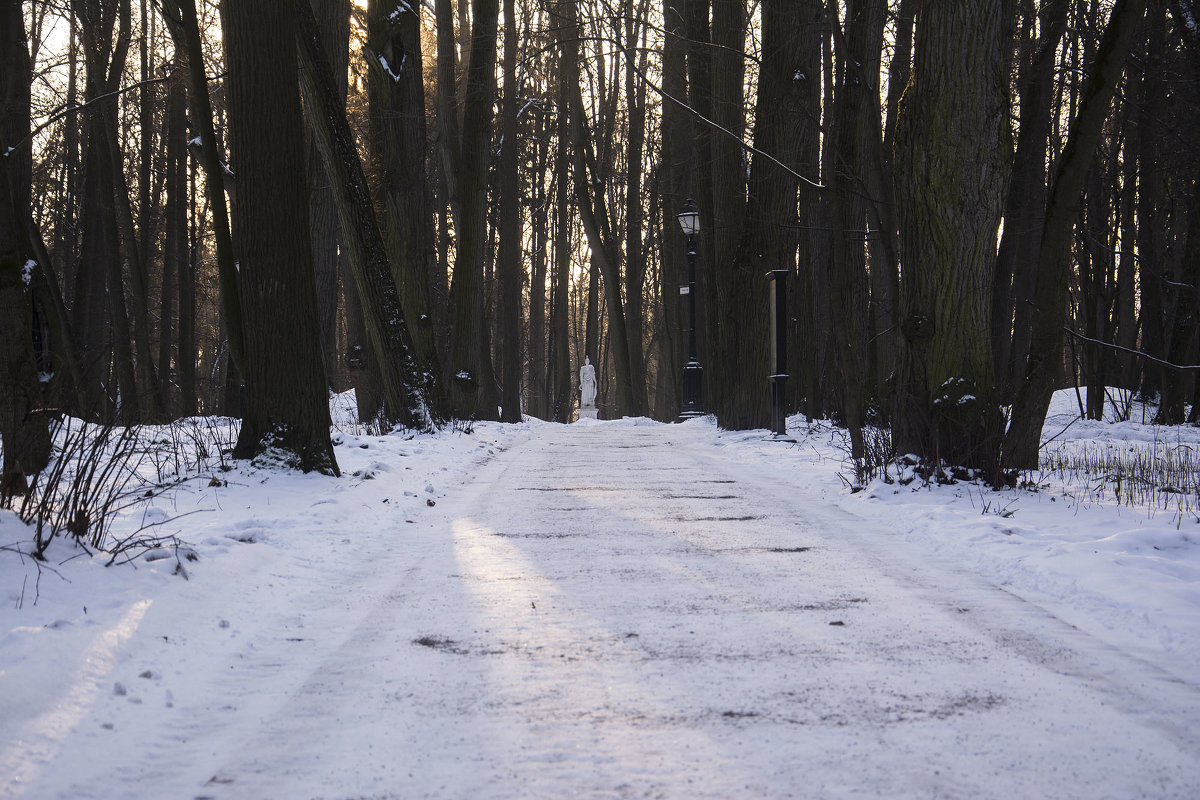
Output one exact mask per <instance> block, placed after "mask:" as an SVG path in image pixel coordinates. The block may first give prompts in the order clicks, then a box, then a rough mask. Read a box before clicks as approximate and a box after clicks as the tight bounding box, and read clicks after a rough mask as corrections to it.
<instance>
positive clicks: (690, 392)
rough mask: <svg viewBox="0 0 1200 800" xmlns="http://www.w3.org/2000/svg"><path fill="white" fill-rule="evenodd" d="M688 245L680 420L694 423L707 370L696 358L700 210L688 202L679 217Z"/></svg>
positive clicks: (682, 289) (683, 289) (700, 410)
mask: <svg viewBox="0 0 1200 800" xmlns="http://www.w3.org/2000/svg"><path fill="white" fill-rule="evenodd" d="M675 218H676V219H678V220H679V227H680V228H681V229H682V230H683V235H684V236H686V237H687V242H688V282H687V284H686V285H684V286H680V287H679V294H681V295H686V296H687V299H688V360H687V364H686V365H684V367H683V409H682V411H680V414H679V419H680V420H685V419H691V418H692V417H698V416H701V415H702V414H703V413H704V410H703V406H702V404H701V402H700V390H701V386H702V383H703V378H704V370H703V368H702V367H701V366H700V361H699V360H698V359H697V358H696V234H698V233H699V232H700V209H699V208H698V207H697V206H696V202H695V201H694V200H690V199H689V200H688V201H687V202H686V203H685V204H684V206H683V210H682V211H680V212H679V213H678V214H677V215H676V216H675Z"/></svg>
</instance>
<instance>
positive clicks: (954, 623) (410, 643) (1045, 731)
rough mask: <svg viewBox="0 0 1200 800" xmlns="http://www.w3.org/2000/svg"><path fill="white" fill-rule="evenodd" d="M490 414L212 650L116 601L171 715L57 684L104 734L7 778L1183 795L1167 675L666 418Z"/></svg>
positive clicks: (113, 792) (51, 786) (1183, 756)
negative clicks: (445, 465) (447, 464)
mask: <svg viewBox="0 0 1200 800" xmlns="http://www.w3.org/2000/svg"><path fill="white" fill-rule="evenodd" d="M510 442H511V445H512V446H511V447H510V448H509V449H507V450H500V449H499V448H495V449H493V450H491V451H489V452H488V453H487V454H486V455H484V456H483V457H482V458H481V460H480V461H479V462H478V463H477V464H476V467H475V470H474V474H473V477H472V479H471V480H470V481H469V482H468V483H466V484H465V485H462V486H460V487H459V488H457V489H454V490H451V491H449V493H448V494H447V496H445V497H443V498H441V499H440V500H439V501H438V506H437V508H436V510H435V513H431V514H430V516H429V517H427V518H424V519H421V520H418V521H416V522H414V523H413V524H407V523H406V522H405V520H404V519H402V517H403V516H404V515H399V516H389V515H388V514H387V513H386V512H380V515H379V516H378V524H379V526H380V530H379V531H374V532H367V531H364V532H362V534H361V536H362V541H359V542H352V540H351V539H350V538H347V539H342V538H341V537H340V536H339V537H338V538H337V539H336V540H334V539H331V542H332V543H333V544H334V545H337V546H331V548H330V555H329V558H328V560H327V561H322V562H321V563H312V564H300V565H297V567H296V571H294V572H293V571H289V573H288V574H282V573H279V572H277V571H274V572H271V573H270V574H264V575H263V576H262V580H261V582H256V583H255V584H254V585H250V586H246V587H245V589H246V594H245V595H244V596H243V597H240V598H232V597H231V598H230V606H231V608H230V611H229V615H230V619H232V620H234V622H232V623H227V624H226V625H227V627H225V628H218V632H223V633H225V634H229V633H230V631H229V629H228V628H229V627H232V629H233V630H234V631H235V632H238V633H240V636H239V637H235V638H234V639H232V640H231V641H228V642H226V643H225V644H222V645H220V646H221V647H224V648H226V650H227V652H226V653H225V656H224V658H223V660H216V659H214V661H213V662H212V663H221V664H222V666H221V667H220V668H212V669H209V670H207V671H202V672H199V673H195V674H191V673H188V672H186V671H184V670H185V667H186V665H187V664H188V663H194V662H188V661H186V660H184V659H182V657H180V656H176V657H177V658H179V659H180V660H179V661H178V662H177V663H176V662H172V660H171V659H172V655H171V653H170V652H169V651H167V652H158V651H162V650H163V649H164V645H163V643H162V642H160V641H159V640H160V639H162V640H168V639H170V638H172V637H176V633H175V631H177V630H182V631H184V633H183V637H184V638H185V639H186V638H187V636H188V635H189V634H188V633H187V631H192V630H195V631H196V632H195V633H194V634H192V635H193V636H194V637H195V638H196V640H197V642H200V641H204V642H210V641H211V642H213V643H214V644H212V645H211V646H213V647H216V646H217V644H215V643H216V642H218V641H219V640H218V639H216V638H215V637H214V634H212V633H209V634H204V636H205V637H206V638H204V639H201V633H200V632H199V630H198V629H199V627H200V622H199V621H198V620H195V619H189V618H188V616H187V615H188V612H187V609H186V607H184V606H183V604H179V605H177V606H175V607H173V608H172V609H171V610H170V613H169V614H168V613H166V612H162V611H157V612H156V610H155V609H153V608H152V609H150V610H149V611H145V610H144V609H143V612H144V613H145V619H143V620H141V621H140V623H138V624H137V625H135V627H138V630H137V633H136V634H130V635H129V637H127V638H126V640H122V641H121V642H114V643H113V645H112V647H113V651H114V652H113V653H112V654H110V655H108V656H105V657H106V658H109V659H110V660H114V661H116V662H117V663H126V664H129V665H130V667H131V668H133V665H137V664H141V663H146V662H147V660H149V659H157V660H156V661H154V663H155V664H157V665H159V666H158V669H159V670H160V671H161V674H159V672H155V673H154V674H152V675H151V676H150V677H149V678H148V680H153V681H155V682H156V683H157V682H161V683H164V684H166V683H169V684H170V685H172V686H173V687H174V688H173V690H172V691H171V692H169V693H168V697H169V698H170V700H171V705H172V710H171V713H172V715H173V716H167V717H162V716H158V715H155V716H149V715H148V716H146V717H145V718H144V719H140V718H139V717H138V716H137V715H138V713H139V708H140V706H139V705H137V704H129V703H128V702H124V701H125V699H126V698H125V697H123V696H122V697H118V698H109V700H111V701H112V702H111V703H110V705H112V706H113V707H112V708H110V709H108V710H107V711H105V710H97V709H93V710H92V711H90V712H81V713H90V714H91V715H93V716H94V717H95V721H98V720H101V719H106V717H104V716H103V715H104V714H105V713H107V714H109V717H107V719H113V720H116V721H115V724H113V725H109V728H115V729H116V730H123V731H125V733H124V735H123V737H122V738H120V739H119V740H117V739H116V738H114V739H113V743H112V744H111V745H109V746H107V747H105V746H103V745H102V744H101V742H102V740H103V737H104V736H106V735H111V733H112V732H111V731H110V730H108V729H105V730H99V729H98V726H89V725H80V726H79V731H78V732H76V733H74V734H72V735H71V736H72V737H73V738H71V737H68V738H67V739H66V740H65V741H63V742H62V744H61V747H60V749H59V750H58V752H57V754H56V755H54V756H53V757H52V758H51V757H49V756H47V758H48V759H49V760H48V762H47V763H48V765H49V768H47V769H45V770H43V771H41V772H40V773H36V774H33V773H31V775H30V777H29V780H28V782H27V783H28V786H29V789H28V791H27V792H22V791H20V790H19V791H18V793H17V795H16V796H27V797H31V798H43V797H61V798H67V797H70V798H83V797H103V798H108V797H147V798H149V797H156V798H157V797H163V798H175V797H178V798H199V797H206V798H217V799H224V798H280V799H281V800H282V799H283V798H287V799H288V800H292V799H294V798H328V799H331V800H332V799H334V798H337V799H338V800H350V798H397V799H403V800H408V799H409V798H563V797H583V798H635V797H636V798H644V797H654V798H680V799H681V800H683V799H684V798H686V799H688V800H690V799H691V798H722V799H732V798H787V797H795V798H838V797H850V796H853V797H880V798H905V797H911V798H932V797H946V798H967V797H970V798H989V797H994V798H1006V799H1007V798H1014V797H1020V798H1136V797H1146V798H1195V797H1200V689H1198V688H1197V685H1196V683H1195V682H1194V681H1193V682H1190V683H1189V682H1186V681H1185V680H1181V679H1180V678H1178V677H1175V676H1172V675H1171V674H1169V673H1168V672H1166V671H1163V670H1160V669H1159V668H1157V667H1155V666H1154V665H1152V664H1149V663H1146V662H1144V661H1140V660H1138V659H1136V658H1133V657H1131V656H1129V655H1126V654H1124V653H1122V652H1120V651H1118V650H1115V649H1113V648H1111V647H1109V646H1107V645H1105V644H1103V643H1102V642H1100V641H1098V640H1096V639H1094V638H1092V637H1090V636H1088V635H1086V634H1084V633H1082V632H1080V631H1079V630H1077V629H1075V628H1073V627H1071V626H1069V625H1067V624H1066V623H1064V622H1062V621H1060V620H1059V619H1057V618H1055V617H1054V616H1052V615H1051V614H1049V613H1047V612H1046V611H1044V610H1042V609H1040V608H1038V607H1037V606H1035V605H1032V604H1030V603H1027V602H1025V601H1022V600H1021V599H1019V598H1017V597H1015V596H1014V595H1012V594H1010V593H1008V592H1006V591H1004V590H1002V589H1000V588H997V587H995V586H993V585H990V584H988V583H987V582H985V581H984V580H982V579H980V578H978V577H976V576H973V575H971V574H968V573H966V572H964V571H962V570H961V569H959V568H957V567H955V566H953V565H951V564H948V563H936V562H932V561H928V560H921V559H918V558H915V557H914V556H912V555H911V554H910V552H909V551H908V549H907V548H906V546H905V545H904V544H903V542H902V541H901V539H900V538H899V537H895V536H892V535H891V534H890V533H889V531H887V530H884V529H880V528H879V527H877V526H875V525H874V524H873V523H866V522H864V521H863V520H861V519H859V518H856V517H854V516H852V515H851V514H849V513H848V512H846V511H843V510H840V509H839V508H837V507H836V506H834V505H832V504H829V503H827V502H823V498H822V497H821V496H820V494H819V492H816V491H813V490H805V489H801V488H797V483H798V481H797V480H796V479H795V476H790V475H788V474H786V473H782V474H776V473H770V472H767V471H765V470H764V469H763V468H762V467H761V465H758V464H754V463H751V464H742V465H739V464H737V463H736V460H735V459H730V458H724V457H722V455H721V453H720V452H719V451H718V450H716V449H714V448H713V447H712V446H711V438H710V437H707V436H706V437H705V438H704V441H703V445H704V446H702V442H701V440H700V438H699V437H698V436H697V431H696V429H695V428H692V427H690V426H687V425H684V426H660V425H644V426H643V425H633V424H625V425H622V426H619V427H618V426H608V425H603V424H599V425H574V426H569V427H568V426H554V425H544V426H535V427H531V428H530V429H529V430H528V431H525V432H522V433H520V434H517V435H514V436H513V437H512V439H511V440H510ZM781 446H782V445H781ZM386 479H387V477H386V476H381V477H380V478H379V480H386ZM385 508H386V507H385ZM381 537H382V538H381ZM364 547H366V548H370V549H371V550H370V553H369V555H370V558H362V557H361V555H362V554H363V549H364ZM273 592H275V593H278V592H282V593H285V595H286V597H287V602H286V604H284V603H278V602H276V603H265V602H258V600H260V599H261V598H266V597H267V596H268V595H270V594H271V593H273ZM281 606H282V607H283V608H282V609H281V608H280V607H281ZM256 609H258V610H260V611H261V613H259V614H257V615H256ZM156 613H157V616H156ZM210 627H211V626H210ZM130 637H132V638H130ZM176 638H177V637H176ZM204 646H210V645H207V644H206V645H204ZM154 648H158V651H155V649H154ZM152 654H153V655H152ZM105 674H108V673H105ZM131 688H136V687H131ZM103 689H104V691H105V693H107V689H108V684H107V683H105V684H104V685H103ZM113 704H116V705H113ZM117 705H119V709H118V708H117ZM149 723H152V724H149Z"/></svg>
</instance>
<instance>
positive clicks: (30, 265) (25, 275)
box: [21, 259, 37, 288]
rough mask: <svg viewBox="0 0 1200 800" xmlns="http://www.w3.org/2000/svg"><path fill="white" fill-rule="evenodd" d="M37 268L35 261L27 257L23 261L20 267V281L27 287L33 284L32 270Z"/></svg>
mask: <svg viewBox="0 0 1200 800" xmlns="http://www.w3.org/2000/svg"><path fill="white" fill-rule="evenodd" d="M35 269H37V262H36V261H34V260H33V259H29V260H27V261H26V262H25V266H24V267H23V268H22V269H21V281H22V283H24V284H25V287H26V288H28V287H29V286H31V285H32V284H33V271H34V270H35Z"/></svg>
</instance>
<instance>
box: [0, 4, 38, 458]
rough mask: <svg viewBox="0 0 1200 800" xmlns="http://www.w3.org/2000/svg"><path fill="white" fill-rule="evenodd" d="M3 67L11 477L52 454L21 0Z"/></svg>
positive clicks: (0, 413) (2, 206) (0, 12)
mask: <svg viewBox="0 0 1200 800" xmlns="http://www.w3.org/2000/svg"><path fill="white" fill-rule="evenodd" d="M0 67H3V71H2V72H0V75H2V76H3V77H0V154H3V155H2V156H0V441H2V442H3V445H4V463H3V465H2V467H3V471H2V474H3V475H4V476H5V479H6V480H7V479H8V476H9V475H10V474H12V473H13V472H20V473H23V474H32V473H35V472H38V471H40V470H41V469H42V468H43V467H45V466H46V464H47V463H48V462H49V459H50V432H49V427H48V425H47V417H46V412H45V407H44V398H43V396H42V383H41V382H40V381H39V379H38V368H37V354H36V352H35V350H34V343H33V318H32V308H33V303H32V301H33V288H32V278H33V273H34V271H35V270H41V269H45V265H39V264H37V262H35V261H34V260H33V258H32V255H33V254H32V253H31V252H30V242H29V237H28V236H27V235H26V220H28V218H29V203H30V197H31V186H30V182H31V180H32V174H33V173H32V154H31V150H30V148H29V144H28V142H27V141H26V140H27V137H28V135H29V121H30V81H31V70H30V59H29V50H28V45H27V44H26V39H25V25H24V21H23V19H22V16H21V3H20V2H17V0H8V1H7V2H5V3H4V4H3V5H2V6H0ZM19 143H23V144H19ZM14 147H15V149H10V148H14Z"/></svg>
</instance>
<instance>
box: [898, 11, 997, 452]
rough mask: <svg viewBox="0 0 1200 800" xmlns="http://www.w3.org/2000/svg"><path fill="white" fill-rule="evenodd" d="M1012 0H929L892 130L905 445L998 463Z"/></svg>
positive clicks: (900, 397) (901, 424) (900, 388)
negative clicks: (1000, 250) (1000, 256)
mask: <svg viewBox="0 0 1200 800" xmlns="http://www.w3.org/2000/svg"><path fill="white" fill-rule="evenodd" d="M1009 13H1012V8H1011V7H1010V6H1009V5H1008V3H1007V2H1006V1H1005V0H989V1H988V2H983V3H975V4H971V5H969V6H968V5H957V4H943V3H933V2H927V3H925V4H924V5H923V6H922V9H921V13H920V16H919V17H918V19H917V37H916V60H915V63H914V69H913V76H912V80H911V82H910V84H909V87H908V90H907V91H906V92H905V95H904V99H903V101H902V106H901V109H900V112H899V118H898V124H897V130H896V185H897V200H898V203H899V207H900V231H901V253H902V263H903V271H904V281H903V283H902V284H901V291H900V299H901V318H900V332H901V351H902V354H901V363H900V369H899V375H898V381H897V395H896V404H895V407H894V414H895V424H894V429H893V430H894V435H895V442H896V446H897V448H898V451H899V452H901V453H915V454H917V455H918V456H920V457H921V458H922V459H925V460H926V461H927V462H929V463H931V464H937V463H948V464H951V465H963V466H967V467H975V468H980V469H983V470H986V471H987V472H988V473H989V474H992V473H994V472H995V470H997V469H998V467H999V462H1000V458H999V457H1000V443H1001V437H1002V435H1003V418H1002V417H1001V414H1000V406H999V400H998V397H997V395H996V386H995V378H994V375H995V373H994V369H993V363H992V351H991V339H990V335H989V331H990V330H991V327H990V313H991V293H992V270H993V267H994V263H995V253H996V232H997V228H998V227H999V224H1000V216H1001V210H1002V202H1003V198H1004V190H1005V188H1006V183H1007V178H1008V168H1009V163H1008V140H1007V133H1006V126H1007V125H1008V88H1007V83H1008V76H1007V74H1006V71H1005V69H1004V67H1005V64H1006V63H1007V62H1006V58H1005V48H1006V47H1007V46H1008V42H1007V40H1006V39H1005V38H1004V36H1003V35H1002V34H1003V32H1004V31H1005V30H1006V29H1007V24H1006V19H1005V15H1006V14H1009Z"/></svg>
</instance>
